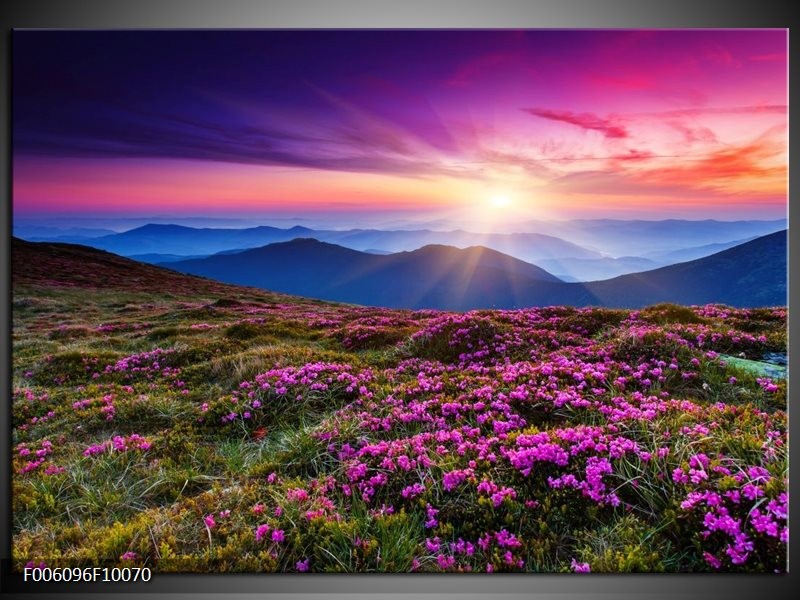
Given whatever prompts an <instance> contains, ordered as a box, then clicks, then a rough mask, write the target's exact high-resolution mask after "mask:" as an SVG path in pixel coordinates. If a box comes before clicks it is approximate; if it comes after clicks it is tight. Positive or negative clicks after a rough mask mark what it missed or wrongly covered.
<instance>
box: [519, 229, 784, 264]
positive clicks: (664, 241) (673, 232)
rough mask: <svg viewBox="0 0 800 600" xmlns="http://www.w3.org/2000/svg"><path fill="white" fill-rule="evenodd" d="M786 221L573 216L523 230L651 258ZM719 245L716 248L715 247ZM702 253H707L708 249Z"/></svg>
mask: <svg viewBox="0 0 800 600" xmlns="http://www.w3.org/2000/svg"><path fill="white" fill-rule="evenodd" d="M786 225H787V221H786V219H773V220H769V221H760V220H749V221H717V220H714V219H705V220H700V221H689V220H685V219H664V220H659V221H645V220H631V221H628V220H619V219H576V220H572V221H532V222H529V223H526V224H525V225H524V226H525V228H526V230H527V231H542V232H547V234H548V235H554V236H558V237H560V238H563V239H565V240H572V241H574V242H575V243H578V244H580V245H581V246H584V247H586V248H591V249H593V250H597V251H599V252H603V253H606V254H609V255H611V256H617V257H619V256H643V257H646V258H653V253H668V252H672V251H676V250H682V249H685V248H694V247H697V246H705V245H708V244H725V243H729V242H731V241H733V240H745V239H752V238H755V237H759V236H763V235H768V234H770V233H775V232H778V231H781V230H783V229H786ZM722 249H723V248H717V249H716V250H722ZM713 251H714V250H712V252H713ZM706 254H710V252H707V253H706ZM700 256H702V255H695V256H691V257H689V256H682V257H679V258H680V260H689V259H695V258H699V257H700Z"/></svg>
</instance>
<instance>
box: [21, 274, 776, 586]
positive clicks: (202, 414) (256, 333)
mask: <svg viewBox="0 0 800 600" xmlns="http://www.w3.org/2000/svg"><path fill="white" fill-rule="evenodd" d="M176 277H177V276H176ZM188 280H189V278H185V279H181V281H188ZM196 281H198V282H199V281H200V280H196ZM165 282H167V284H168V281H167V280H166V279H165ZM165 285H166V284H165ZM169 289H170V288H168V285H167V287H165V288H164V289H162V291H161V292H158V291H156V290H155V289H148V287H147V286H146V285H141V286H137V285H129V286H128V287H123V286H120V287H116V288H115V287H113V286H106V287H97V288H93V289H92V290H91V292H90V293H87V288H86V287H85V284H84V283H81V284H80V285H77V284H76V285H67V284H66V283H64V282H63V281H58V282H52V281H50V282H42V281H39V282H33V281H21V282H20V281H18V280H17V281H15V288H14V297H13V305H14V308H13V406H12V419H13V423H12V425H13V448H12V452H13V455H12V462H13V474H12V478H13V479H12V483H13V485H12V508H13V532H12V533H13V552H14V556H15V561H16V564H17V567H23V566H25V565H26V564H32V565H38V564H41V563H45V564H47V565H48V566H55V565H64V566H75V565H87V566H90V565H96V564H100V563H105V562H110V563H115V564H129V565H147V566H149V567H151V568H152V569H153V570H157V571H179V572H206V571H210V572H222V571H225V572H228V571H237V572H242V571H243V572H251V571H270V572H271V571H278V572H296V571H309V572H376V571H383V572H504V571H525V572H589V571H590V572H630V571H637V572H662V571H667V572H699V571H712V572H713V571H719V572H727V571H748V572H768V573H772V572H783V571H785V570H786V552H787V544H788V529H787V510H788V501H787V489H788V481H787V476H788V469H787V448H786V444H787V420H786V402H787V394H786V380H785V379H784V378H782V377H779V376H774V374H773V376H768V375H765V374H763V373H758V372H755V371H753V370H748V369H745V368H743V367H741V366H737V365H734V364H733V362H730V363H729V362H726V356H732V357H737V358H746V359H750V360H755V361H761V360H762V359H763V357H764V355H765V353H768V352H771V353H785V352H786V334H787V331H786V310H785V309H784V308H772V309H731V308H727V307H724V306H718V305H708V306H701V307H683V306H676V305H658V306H653V307H649V308H646V309H643V310H639V311H630V310H611V309H602V308H589V309H576V308H572V307H548V308H529V309H524V310H516V311H492V310H486V311H475V312H470V313H446V312H436V311H416V312H412V311H402V310H385V309H378V308H364V307H355V306H348V305H334V304H328V303H322V302H316V301H311V300H303V299H298V298H291V297H288V296H281V295H277V294H270V293H267V292H261V291H257V290H252V289H246V288H235V287H232V286H221V285H220V286H216V285H211V284H207V283H203V285H200V283H198V284H197V287H196V289H192V288H191V286H189V285H185V286H184V287H181V288H175V289H172V290H171V291H169Z"/></svg>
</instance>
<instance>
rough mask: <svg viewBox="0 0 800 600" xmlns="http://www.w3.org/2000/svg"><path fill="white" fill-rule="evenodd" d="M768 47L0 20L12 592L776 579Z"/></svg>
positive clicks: (783, 318) (777, 105)
mask: <svg viewBox="0 0 800 600" xmlns="http://www.w3.org/2000/svg"><path fill="white" fill-rule="evenodd" d="M787 33H788V32H787V31H786V30H777V29H776V30H764V29H760V30H758V29H751V30H747V29H745V30H699V29H697V30H535V29H534V30H369V29H366V30H203V31H200V30H158V31H147V30H132V31H90V30H84V31H77V30H76V31H70V30H59V31H56V30H18V31H15V32H14V35H13V64H12V68H13V73H12V75H13V85H12V89H11V99H12V119H11V126H12V132H13V139H12V148H13V156H12V175H13V190H12V191H13V206H12V217H13V238H12V240H11V241H10V244H11V259H12V265H11V267H12V269H11V270H12V320H13V340H12V349H11V350H12V360H13V373H12V377H13V380H12V382H10V388H11V391H12V398H11V403H10V404H11V406H10V417H11V420H12V436H13V438H12V448H11V462H12V464H11V470H12V485H11V489H10V494H11V504H12V508H13V524H12V531H11V536H12V549H13V555H14V564H15V568H16V569H17V570H19V571H22V570H24V569H26V568H28V569H31V570H38V571H40V572H43V570H44V569H46V568H47V569H53V568H56V567H66V566H68V567H98V566H100V567H104V568H112V569H117V571H115V572H117V573H121V572H122V571H120V569H122V568H124V567H128V568H129V569H133V568H135V569H139V570H141V569H147V570H148V572H150V573H163V572H184V573H205V572H210V573H223V572H277V573H290V572H291V573H297V572H303V573H306V572H307V573H320V572H326V573H329V572H344V573H372V572H386V573H483V574H485V575H484V576H486V577H491V575H490V574H491V573H500V572H524V573H529V574H532V573H589V574H592V573H618V572H648V573H650V572H652V573H655V572H681V573H694V572H732V571H735V572H749V573H781V572H785V571H786V570H787V568H788V567H787V544H788V525H787V523H788V515H787V512H788V500H787V491H788V467H787V448H786V445H787V418H786V411H787V393H786V390H787V278H788V276H787V258H786V249H787V226H788V223H787V205H788V197H787V93H788V90H787V68H788V64H787V61H788V58H787ZM129 572H130V571H129ZM409 576H410V577H413V576H411V575H409ZM588 576H591V575H588Z"/></svg>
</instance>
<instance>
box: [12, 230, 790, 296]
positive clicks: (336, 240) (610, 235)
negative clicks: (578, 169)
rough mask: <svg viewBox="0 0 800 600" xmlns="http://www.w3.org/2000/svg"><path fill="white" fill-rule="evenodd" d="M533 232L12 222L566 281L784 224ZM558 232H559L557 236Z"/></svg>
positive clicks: (171, 248)
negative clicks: (470, 264) (539, 274)
mask: <svg viewBox="0 0 800 600" xmlns="http://www.w3.org/2000/svg"><path fill="white" fill-rule="evenodd" d="M534 225H535V226H536V227H537V228H539V230H540V231H538V232H533V233H492V234H482V233H475V232H469V231H462V230H455V231H434V230H430V229H415V230H414V229H409V230H390V231H385V230H377V229H348V230H331V229H310V228H307V227H301V226H295V227H291V228H288V229H281V228H278V227H269V226H259V227H250V228H245V229H231V228H228V229H225V228H197V227H187V226H183V225H175V224H148V225H144V226H141V227H136V228H134V229H130V230H128V231H124V232H122V233H113V232H109V231H108V230H99V229H98V230H92V229H86V228H84V229H75V228H74V229H66V230H58V229H55V228H52V227H31V226H25V225H19V226H15V235H18V237H23V238H24V239H27V240H29V241H59V242H67V243H77V244H82V245H87V246H92V247H95V248H100V249H103V250H108V251H110V252H114V253H115V254H119V255H122V256H127V257H130V258H134V259H136V260H140V261H143V262H150V263H153V264H157V263H165V262H172V261H178V260H185V259H191V258H202V257H206V256H210V255H213V254H216V253H220V252H225V253H233V252H237V251H242V250H246V249H250V248H256V247H261V246H264V245H267V244H271V243H275V242H285V241H291V240H293V239H296V238H300V237H304V238H314V239H317V240H319V241H322V242H328V243H331V244H336V245H339V246H344V247H347V248H351V249H353V250H359V251H363V252H369V253H371V254H391V253H396V252H401V251H412V250H415V249H418V248H421V247H423V246H426V245H447V246H454V247H457V248H468V247H471V246H484V247H486V248H490V249H493V250H497V251H499V252H502V253H504V254H508V255H510V256H513V257H515V258H518V259H520V260H523V261H526V262H529V263H534V264H536V265H538V266H540V267H542V268H544V269H546V270H548V271H550V272H551V273H553V274H554V275H557V276H558V277H559V278H562V279H564V280H565V281H593V280H598V279H607V278H611V277H615V276H618V275H624V274H627V273H634V272H639V271H644V270H649V269H654V268H657V267H661V266H666V265H669V264H674V263H677V262H682V261H687V260H693V259H695V258H701V257H703V256H707V255H710V254H712V253H714V252H717V251H720V250H724V249H726V248H729V247H732V246H734V245H737V244H739V243H742V242H744V241H747V240H750V239H754V238H755V237H758V236H760V235H765V234H767V233H772V232H775V231H779V230H780V229H783V228H785V220H777V221H732V222H728V221H713V220H710V221H681V220H667V221H616V220H586V221H570V222H560V221H553V222H537V223H535V224H534ZM559 236H560V237H559Z"/></svg>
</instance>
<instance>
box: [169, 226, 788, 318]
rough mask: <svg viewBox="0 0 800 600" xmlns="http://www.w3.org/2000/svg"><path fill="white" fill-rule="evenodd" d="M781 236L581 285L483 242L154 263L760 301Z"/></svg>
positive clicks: (358, 300) (487, 299)
mask: <svg viewBox="0 0 800 600" xmlns="http://www.w3.org/2000/svg"><path fill="white" fill-rule="evenodd" d="M786 237H787V232H786V231H785V230H784V231H781V232H777V233H773V234H770V235H767V236H762V237H760V238H757V239H755V240H752V241H750V242H746V243H744V244H740V245H738V246H735V247H733V248H730V249H727V250H723V251H722V252H718V253H716V254H713V255H711V256H707V257H704V258H700V259H696V260H693V261H688V262H684V263H679V264H675V265H670V266H668V267H661V268H658V269H653V270H649V271H644V272H641V273H635V274H629V275H622V276H619V277H615V278H612V279H607V280H602V281H593V282H585V283H576V282H564V281H561V280H559V279H558V278H557V277H555V276H554V275H552V274H551V273H549V272H547V271H545V270H544V269H541V268H539V267H537V266H534V265H531V264H528V263H525V262H523V261H519V260H517V259H514V258H512V257H509V256H506V255H503V254H502V253H499V252H496V251H494V250H490V249H488V248H484V247H471V248H466V249H458V248H452V247H447V246H437V245H430V246H425V247H423V248H420V249H418V250H414V251H411V252H400V253H395V254H390V255H376V254H369V253H365V252H358V251H355V250H351V249H349V248H344V247H342V246H337V245H334V244H329V243H325V242H320V241H318V240H314V239H304V238H301V239H295V240H292V241H290V242H282V243H276V244H270V245H267V246H264V247H261V248H256V249H252V250H246V251H242V252H237V253H234V254H217V255H215V256H211V257H208V258H203V259H195V260H186V261H176V262H170V263H167V264H165V265H164V266H165V267H168V268H170V269H173V270H176V271H179V272H183V273H190V274H193V275H200V276H203V277H209V278H212V279H216V280H219V281H224V282H226V283H233V284H239V285H248V286H254V287H260V288H263V289H269V290H273V291H279V292H284V293H288V294H297V295H302V296H308V297H313V298H319V299H322V300H333V301H340V302H349V303H354V304H365V305H371V306H386V307H393V308H399V307H404V308H437V309H443V310H469V309H473V308H521V307H525V306H546V305H555V304H569V305H574V306H590V305H593V306H608V307H620V308H637V307H642V306H646V305H649V304H655V303H659V302H675V303H679V304H705V303H709V302H714V303H723V304H729V305H731V306H769V305H784V304H785V303H786V293H787V287H786V281H787V272H786V267H787V259H786V248H787V243H786Z"/></svg>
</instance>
